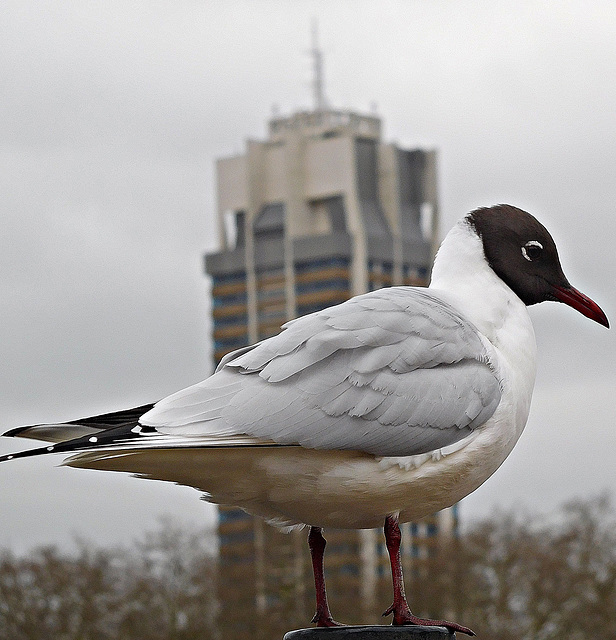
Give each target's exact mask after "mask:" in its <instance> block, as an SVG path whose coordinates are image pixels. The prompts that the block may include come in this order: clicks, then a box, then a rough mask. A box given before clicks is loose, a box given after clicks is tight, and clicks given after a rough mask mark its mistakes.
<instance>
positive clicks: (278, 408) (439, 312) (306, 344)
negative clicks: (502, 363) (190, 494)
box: [140, 287, 501, 456]
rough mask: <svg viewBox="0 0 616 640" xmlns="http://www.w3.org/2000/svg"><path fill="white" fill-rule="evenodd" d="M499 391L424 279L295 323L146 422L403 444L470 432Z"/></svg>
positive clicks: (210, 433) (165, 403) (337, 442)
mask: <svg viewBox="0 0 616 640" xmlns="http://www.w3.org/2000/svg"><path fill="white" fill-rule="evenodd" d="M500 397H501V389H500V384H499V380H498V378H497V375H496V373H495V371H494V368H493V366H492V364H491V359H490V353H489V352H488V350H487V348H486V346H485V344H484V342H483V340H482V338H481V336H480V335H479V333H478V332H477V330H476V329H475V327H474V326H473V325H472V324H471V323H470V322H468V321H467V320H465V319H464V318H462V317H461V316H460V315H459V314H458V313H457V312H456V311H455V310H454V309H453V308H452V307H451V306H449V305H448V304H447V303H446V302H444V301H443V300H441V299H439V298H438V297H437V296H436V295H434V294H433V293H431V292H429V291H427V290H425V289H416V288H411V287H393V288H388V289H381V290H379V291H375V292H371V293H368V294H365V295H362V296H358V297H355V298H353V299H351V300H349V301H347V302H345V303H343V304H340V305H338V306H335V307H331V308H329V309H325V310H324V311H319V312H317V313H314V314H311V315H309V316H305V317H302V318H299V319H297V320H293V321H292V322H289V323H287V324H286V325H285V328H284V330H283V331H282V332H281V333H280V334H279V335H277V336H274V337H272V338H269V339H267V340H264V341H262V342H260V343H258V344H257V345H255V346H254V347H252V348H244V349H242V350H240V351H239V352H236V353H235V354H231V355H229V356H227V357H226V358H225V359H224V360H223V361H222V362H221V364H220V366H219V367H218V369H217V371H216V373H215V374H214V375H212V376H211V377H210V378H208V379H206V380H204V381H203V382H201V383H199V384H197V385H194V386H192V387H189V388H187V389H184V390H183V391H180V392H178V393H176V394H173V395H172V396H169V397H168V398H166V399H164V400H162V401H160V402H159V403H157V404H156V405H155V406H154V408H153V409H152V410H151V411H148V412H147V413H146V414H145V415H144V416H142V418H141V419H140V423H141V424H143V425H147V426H150V427H154V428H155V429H156V430H157V431H158V432H160V433H164V434H167V435H171V436H176V437H188V438H189V439H190V438H192V437H194V438H195V440H199V441H200V442H203V441H204V439H205V440H207V438H212V439H213V440H215V439H218V438H225V437H233V436H249V437H253V438H256V439H260V440H265V441H270V442H271V441H273V442H276V443H279V444H298V445H301V446H303V447H308V448H314V449H353V450H357V451H363V452H366V453H371V454H374V455H379V456H389V455H395V456H405V455H415V454H419V453H425V452H428V451H432V450H435V449H439V448H441V447H444V446H447V445H449V444H453V443H455V442H457V441H459V440H461V439H462V438H464V437H465V436H467V435H468V434H470V433H471V432H472V431H473V430H474V429H475V428H477V427H479V426H480V425H482V424H483V423H484V422H485V421H486V420H488V419H489V417H490V416H491V415H492V414H493V412H494V410H495V409H496V407H497V405H498V403H499V401H500Z"/></svg>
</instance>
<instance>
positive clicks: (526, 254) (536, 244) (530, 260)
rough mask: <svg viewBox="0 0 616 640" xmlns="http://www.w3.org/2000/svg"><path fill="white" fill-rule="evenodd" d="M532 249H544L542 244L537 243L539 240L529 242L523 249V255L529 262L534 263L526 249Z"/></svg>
mask: <svg viewBox="0 0 616 640" xmlns="http://www.w3.org/2000/svg"><path fill="white" fill-rule="evenodd" d="M527 247H528V248H529V249H530V247H538V248H539V249H543V245H542V244H541V243H540V242H537V240H529V241H528V242H527V243H526V244H525V245H524V246H523V247H522V255H523V256H524V257H525V258H526V259H527V260H528V261H529V262H532V261H533V259H532V258H531V257H530V256H529V255H528V252H527V251H526V248H527Z"/></svg>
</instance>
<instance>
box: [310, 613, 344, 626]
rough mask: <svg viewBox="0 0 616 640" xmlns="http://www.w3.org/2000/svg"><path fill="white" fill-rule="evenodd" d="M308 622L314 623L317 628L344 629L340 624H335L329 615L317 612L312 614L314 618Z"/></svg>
mask: <svg viewBox="0 0 616 640" xmlns="http://www.w3.org/2000/svg"><path fill="white" fill-rule="evenodd" d="M310 622H314V623H315V624H316V625H317V627H344V625H343V624H342V623H341V622H336V621H335V620H334V619H333V618H332V616H331V613H329V611H328V612H320V611H317V612H316V613H315V614H314V618H312V620H311V621H310Z"/></svg>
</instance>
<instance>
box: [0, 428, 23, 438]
mask: <svg viewBox="0 0 616 640" xmlns="http://www.w3.org/2000/svg"><path fill="white" fill-rule="evenodd" d="M30 428H31V426H28V427H13V428H12V429H9V430H8V431H5V432H4V433H2V434H0V436H2V437H3V438H4V437H6V438H18V437H19V434H20V433H23V432H24V431H26V430H27V429H30Z"/></svg>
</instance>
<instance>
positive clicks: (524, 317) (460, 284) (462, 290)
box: [430, 219, 534, 346]
mask: <svg viewBox="0 0 616 640" xmlns="http://www.w3.org/2000/svg"><path fill="white" fill-rule="evenodd" d="M430 289H433V290H435V291H439V292H442V293H443V294H444V295H445V296H446V297H447V298H448V299H450V300H451V301H452V303H453V304H454V305H455V307H456V308H457V309H459V310H460V311H461V312H462V313H463V314H464V315H465V316H466V317H467V318H468V319H469V320H470V321H471V322H472V323H473V324H474V325H475V326H476V327H477V329H479V331H480V332H481V333H482V334H483V335H484V336H486V337H487V338H488V340H490V342H492V343H493V344H494V345H495V346H498V343H499V341H500V338H501V337H502V336H500V334H501V330H502V329H504V328H505V327H506V326H508V325H509V326H510V325H511V324H512V323H514V324H519V323H521V324H522V325H524V327H525V328H526V327H528V328H529V330H530V332H531V333H532V325H531V324H530V318H529V317H528V312H527V310H526V305H525V304H524V303H523V302H522V301H521V300H520V298H518V296H517V295H516V294H515V293H514V292H513V291H512V290H511V289H510V288H509V287H508V286H507V285H506V284H505V283H504V282H503V281H502V280H501V279H500V278H499V277H498V276H497V275H496V274H495V273H494V271H493V270H492V268H491V267H490V265H489V264H488V262H487V260H486V259H485V255H484V251H483V244H482V242H481V239H480V238H479V236H478V235H477V234H476V233H475V231H474V229H473V228H472V227H471V226H470V224H469V223H468V222H467V221H466V220H465V219H462V220H460V221H459V222H458V224H457V225H456V226H455V227H454V228H453V229H452V230H451V231H450V232H449V233H448V234H447V236H446V237H445V240H443V243H442V245H441V247H440V249H439V251H438V254H437V256H436V259H435V261H434V267H433V269H432V280H431V282H430ZM533 340H534V336H533Z"/></svg>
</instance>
